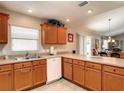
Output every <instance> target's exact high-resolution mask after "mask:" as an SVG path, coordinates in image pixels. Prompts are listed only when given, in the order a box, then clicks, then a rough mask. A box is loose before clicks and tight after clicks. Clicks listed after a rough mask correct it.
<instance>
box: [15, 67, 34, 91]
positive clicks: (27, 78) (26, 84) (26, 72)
mask: <svg viewBox="0 0 124 93" xmlns="http://www.w3.org/2000/svg"><path fill="white" fill-rule="evenodd" d="M32 81H33V80H32V69H31V67H27V68H22V69H17V70H14V90H24V89H26V88H30V87H32Z"/></svg>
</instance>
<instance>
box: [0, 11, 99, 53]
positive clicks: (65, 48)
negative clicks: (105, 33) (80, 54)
mask: <svg viewBox="0 0 124 93" xmlns="http://www.w3.org/2000/svg"><path fill="white" fill-rule="evenodd" d="M0 12H4V13H8V14H10V18H9V27H8V32H9V33H8V34H9V35H8V38H9V42H8V44H7V45H2V44H0V55H6V54H9V55H10V54H22V53H25V52H12V51H11V40H10V26H11V25H16V26H23V27H29V28H35V29H39V31H40V24H41V23H43V22H44V21H46V20H42V19H39V18H35V17H31V16H27V15H24V14H20V13H16V12H12V11H8V10H5V9H0ZM82 25H83V24H82ZM82 25H79V26H75V25H71V26H70V25H66V26H67V28H68V32H71V33H73V34H74V42H73V43H67V44H66V45H53V46H54V47H55V49H56V51H57V52H70V51H72V50H76V49H77V50H78V35H77V33H78V34H81V35H83V36H87V35H88V36H92V37H95V38H96V37H97V36H99V35H97V34H96V33H93V32H91V31H90V30H88V29H87V28H84V27H83V26H82ZM39 43H40V46H39V51H36V52H39V53H47V52H48V51H49V47H50V45H42V44H41V41H39Z"/></svg>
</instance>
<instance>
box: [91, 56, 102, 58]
mask: <svg viewBox="0 0 124 93" xmlns="http://www.w3.org/2000/svg"><path fill="white" fill-rule="evenodd" d="M91 58H96V59H103V57H101V56H91Z"/></svg>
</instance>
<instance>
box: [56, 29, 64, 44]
mask: <svg viewBox="0 0 124 93" xmlns="http://www.w3.org/2000/svg"><path fill="white" fill-rule="evenodd" d="M58 43H59V44H66V28H64V27H58Z"/></svg>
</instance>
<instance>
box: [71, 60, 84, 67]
mask: <svg viewBox="0 0 124 93" xmlns="http://www.w3.org/2000/svg"><path fill="white" fill-rule="evenodd" d="M73 64H76V65H82V66H84V61H81V60H73Z"/></svg>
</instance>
